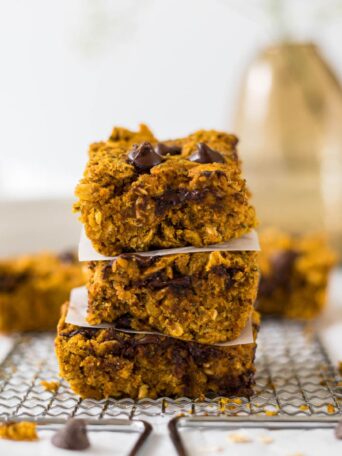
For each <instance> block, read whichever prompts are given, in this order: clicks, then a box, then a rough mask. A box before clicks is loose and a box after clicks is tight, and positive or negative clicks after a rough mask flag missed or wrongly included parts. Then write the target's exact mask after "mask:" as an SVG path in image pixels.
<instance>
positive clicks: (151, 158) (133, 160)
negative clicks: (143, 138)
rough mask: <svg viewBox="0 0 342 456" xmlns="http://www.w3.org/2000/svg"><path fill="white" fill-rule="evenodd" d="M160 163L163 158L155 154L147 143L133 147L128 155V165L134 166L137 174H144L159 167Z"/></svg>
mask: <svg viewBox="0 0 342 456" xmlns="http://www.w3.org/2000/svg"><path fill="white" fill-rule="evenodd" d="M162 162H163V157H162V156H161V155H159V154H157V152H155V150H154V149H153V146H152V144H150V143H149V142H143V143H142V144H139V145H135V146H133V149H132V150H131V151H130V152H129V153H128V163H130V164H132V165H134V167H135V168H136V169H137V170H138V171H139V172H145V173H146V172H148V171H150V169H151V168H153V166H157V165H160V163H162Z"/></svg>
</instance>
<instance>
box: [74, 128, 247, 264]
mask: <svg viewBox="0 0 342 456" xmlns="http://www.w3.org/2000/svg"><path fill="white" fill-rule="evenodd" d="M236 144H237V138H236V137H235V136H233V135H229V134H226V133H222V132H217V131H213V130H209V131H206V130H200V131H197V132H196V133H194V134H191V135H190V136H188V137H186V138H182V139H177V140H172V141H164V142H160V141H158V140H157V139H156V138H155V136H154V135H153V134H152V133H151V131H150V130H149V129H148V128H147V127H146V126H144V125H142V126H141V127H140V130H139V131H138V132H131V131H129V130H126V129H123V128H114V130H113V132H112V134H111V136H110V138H109V139H108V141H104V142H99V143H95V144H92V145H91V146H90V150H89V161H88V164H87V166H86V169H85V172H84V176H83V179H82V180H81V181H80V183H79V184H78V186H77V188H76V192H75V193H76V196H77V198H78V201H77V202H76V204H75V205H74V210H75V211H76V212H79V213H80V220H81V222H82V223H83V224H84V227H85V231H86V234H87V236H88V238H89V239H90V240H91V242H92V244H93V246H94V248H95V249H96V250H97V251H98V252H99V253H101V254H104V255H107V256H115V255H117V254H120V253H122V252H138V251H148V250H153V249H162V248H173V247H183V246H188V245H193V246H196V247H200V246H205V245H210V244H215V243H219V242H223V241H228V240H229V239H231V238H235V237H240V236H241V235H243V234H245V233H247V232H248V231H250V230H251V229H252V228H253V227H255V225H256V218H255V212H254V208H253V207H252V206H251V204H250V201H249V200H250V193H249V191H248V189H247V187H246V182H245V179H244V178H243V176H242V174H241V163H240V161H239V159H238V156H237V151H236Z"/></svg>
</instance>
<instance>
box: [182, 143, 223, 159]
mask: <svg viewBox="0 0 342 456" xmlns="http://www.w3.org/2000/svg"><path fill="white" fill-rule="evenodd" d="M189 160H190V161H192V162H196V163H225V160H224V158H223V156H222V155H221V154H220V152H217V151H216V150H213V149H211V148H210V147H209V146H208V145H207V144H205V143H198V144H197V150H196V152H194V153H193V154H192V155H190V157H189Z"/></svg>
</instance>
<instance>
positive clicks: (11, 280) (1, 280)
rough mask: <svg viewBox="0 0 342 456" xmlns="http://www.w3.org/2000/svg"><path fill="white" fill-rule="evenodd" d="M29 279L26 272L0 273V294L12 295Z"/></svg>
mask: <svg viewBox="0 0 342 456" xmlns="http://www.w3.org/2000/svg"><path fill="white" fill-rule="evenodd" d="M29 278H30V275H29V273H28V272H22V273H19V274H11V273H1V274H0V292H3V293H13V292H14V291H15V290H16V289H17V288H18V287H19V286H20V285H22V284H23V283H24V282H25V281H26V280H28V279H29Z"/></svg>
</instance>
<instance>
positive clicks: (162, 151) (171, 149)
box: [156, 143, 182, 156]
mask: <svg viewBox="0 0 342 456" xmlns="http://www.w3.org/2000/svg"><path fill="white" fill-rule="evenodd" d="M156 152H157V154H159V155H162V156H164V155H180V154H181V152H182V148H181V147H180V146H176V145H173V146H167V145H166V144H163V143H158V144H157V146H156Z"/></svg>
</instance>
